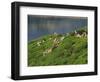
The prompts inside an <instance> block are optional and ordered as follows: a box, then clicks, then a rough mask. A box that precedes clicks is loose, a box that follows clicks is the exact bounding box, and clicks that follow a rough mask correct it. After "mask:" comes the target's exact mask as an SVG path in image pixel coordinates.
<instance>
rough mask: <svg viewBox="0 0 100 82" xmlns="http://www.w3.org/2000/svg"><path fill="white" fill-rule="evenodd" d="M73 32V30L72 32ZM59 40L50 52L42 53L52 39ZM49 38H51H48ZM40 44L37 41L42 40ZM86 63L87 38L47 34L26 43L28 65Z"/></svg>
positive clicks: (50, 45) (49, 45) (50, 44)
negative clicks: (61, 39) (57, 44)
mask: <svg viewBox="0 0 100 82" xmlns="http://www.w3.org/2000/svg"><path fill="white" fill-rule="evenodd" d="M72 33H73V32H72ZM62 36H64V37H65V38H64V39H63V41H60V43H59V46H58V47H56V48H55V49H53V50H52V52H50V53H47V54H45V56H44V55H43V52H44V51H45V50H46V49H49V48H51V47H52V46H53V40H54V39H55V38H57V39H58V40H59V39H60V38H61V37H62ZM50 38H51V39H50ZM43 40H44V42H42V43H41V45H40V46H37V42H39V41H43ZM86 63H87V38H86V37H81V38H79V37H76V36H75V35H73V36H72V35H71V34H69V35H66V34H65V35H54V34H53V35H47V36H43V37H41V38H39V39H37V40H33V41H31V42H29V43H28V66H46V65H70V64H86Z"/></svg>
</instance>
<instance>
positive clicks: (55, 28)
mask: <svg viewBox="0 0 100 82" xmlns="http://www.w3.org/2000/svg"><path fill="white" fill-rule="evenodd" d="M84 26H87V17H61V16H38V15H28V41H31V40H33V39H36V38H38V37H41V36H43V35H47V34H53V33H54V32H56V33H58V34H65V33H69V32H71V31H74V30H77V29H79V28H82V27H84Z"/></svg>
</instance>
